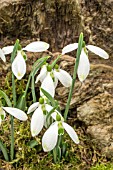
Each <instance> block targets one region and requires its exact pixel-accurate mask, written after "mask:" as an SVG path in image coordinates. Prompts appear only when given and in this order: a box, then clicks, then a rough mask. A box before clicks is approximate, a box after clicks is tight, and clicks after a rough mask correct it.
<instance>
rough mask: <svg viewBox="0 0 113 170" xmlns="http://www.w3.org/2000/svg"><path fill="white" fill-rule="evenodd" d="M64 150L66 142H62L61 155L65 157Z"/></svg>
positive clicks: (65, 149)
mask: <svg viewBox="0 0 113 170" xmlns="http://www.w3.org/2000/svg"><path fill="white" fill-rule="evenodd" d="M66 151H67V143H66V142H64V143H63V144H62V156H64V157H65V154H66Z"/></svg>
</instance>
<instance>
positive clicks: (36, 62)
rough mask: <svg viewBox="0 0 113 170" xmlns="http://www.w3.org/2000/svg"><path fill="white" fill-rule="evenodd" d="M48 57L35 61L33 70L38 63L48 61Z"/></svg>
mask: <svg viewBox="0 0 113 170" xmlns="http://www.w3.org/2000/svg"><path fill="white" fill-rule="evenodd" d="M49 57H50V56H46V57H42V58H39V59H38V60H37V61H35V63H34V64H33V68H35V67H36V66H37V64H39V63H40V62H42V61H43V60H44V59H48V58H49Z"/></svg>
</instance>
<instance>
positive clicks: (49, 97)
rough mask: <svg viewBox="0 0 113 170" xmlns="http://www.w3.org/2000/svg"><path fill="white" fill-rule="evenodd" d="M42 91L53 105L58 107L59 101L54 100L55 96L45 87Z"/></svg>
mask: <svg viewBox="0 0 113 170" xmlns="http://www.w3.org/2000/svg"><path fill="white" fill-rule="evenodd" d="M41 91H42V93H43V94H44V95H45V96H46V97H47V98H48V99H49V100H50V102H51V104H52V106H53V107H56V108H57V107H58V102H56V101H55V100H54V98H53V97H52V96H51V95H50V94H49V93H48V92H47V91H46V90H44V89H42V88H41Z"/></svg>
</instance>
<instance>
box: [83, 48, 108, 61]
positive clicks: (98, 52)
mask: <svg viewBox="0 0 113 170" xmlns="http://www.w3.org/2000/svg"><path fill="white" fill-rule="evenodd" d="M86 48H88V50H90V51H91V52H93V53H95V54H96V55H99V56H100V57H102V58H104V59H108V58H109V55H108V53H107V52H106V51H104V50H103V49H101V48H100V47H96V46H94V45H87V46H86Z"/></svg>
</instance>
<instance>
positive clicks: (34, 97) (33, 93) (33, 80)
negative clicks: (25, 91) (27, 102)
mask: <svg viewBox="0 0 113 170" xmlns="http://www.w3.org/2000/svg"><path fill="white" fill-rule="evenodd" d="M31 87H32V89H31V90H32V97H33V103H35V102H36V94H35V79H34V76H33V75H32V81H31Z"/></svg>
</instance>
